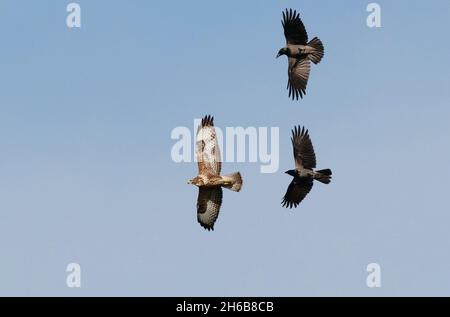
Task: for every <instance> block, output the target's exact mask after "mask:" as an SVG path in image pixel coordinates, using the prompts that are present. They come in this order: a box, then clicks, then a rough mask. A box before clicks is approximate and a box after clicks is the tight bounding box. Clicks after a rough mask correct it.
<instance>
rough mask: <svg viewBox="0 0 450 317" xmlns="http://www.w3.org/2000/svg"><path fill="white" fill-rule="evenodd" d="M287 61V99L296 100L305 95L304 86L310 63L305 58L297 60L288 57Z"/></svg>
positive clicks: (306, 82)
mask: <svg viewBox="0 0 450 317" xmlns="http://www.w3.org/2000/svg"><path fill="white" fill-rule="evenodd" d="M288 61H289V67H288V76H289V81H288V85H287V89H288V90H289V97H291V98H292V100H295V99H297V100H298V97H300V98H303V95H305V94H306V85H307V84H308V78H309V72H310V70H311V63H310V61H309V59H307V58H302V59H297V58H294V57H289V58H288Z"/></svg>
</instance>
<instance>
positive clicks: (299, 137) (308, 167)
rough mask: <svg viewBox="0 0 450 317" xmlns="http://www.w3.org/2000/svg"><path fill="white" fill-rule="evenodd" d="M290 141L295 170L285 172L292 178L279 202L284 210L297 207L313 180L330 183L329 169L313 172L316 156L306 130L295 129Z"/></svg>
mask: <svg viewBox="0 0 450 317" xmlns="http://www.w3.org/2000/svg"><path fill="white" fill-rule="evenodd" d="M291 141H292V147H293V148H294V160H295V169H293V170H289V171H287V172H286V174H289V175H291V176H293V177H294V179H293V180H292V182H291V183H290V184H289V187H288V189H287V192H286V195H284V198H283V201H282V202H281V203H282V205H283V207H286V208H292V207H297V206H298V204H300V203H301V201H302V200H303V199H304V198H305V197H306V195H308V193H309V192H310V191H311V188H312V187H313V181H314V180H317V181H319V182H321V183H324V184H329V183H330V181H331V170H330V169H324V170H320V171H314V168H315V167H316V155H315V154H314V148H313V145H312V143H311V139H310V138H309V134H308V130H305V127H303V128H301V127H300V126H298V127H295V128H294V130H292V138H291Z"/></svg>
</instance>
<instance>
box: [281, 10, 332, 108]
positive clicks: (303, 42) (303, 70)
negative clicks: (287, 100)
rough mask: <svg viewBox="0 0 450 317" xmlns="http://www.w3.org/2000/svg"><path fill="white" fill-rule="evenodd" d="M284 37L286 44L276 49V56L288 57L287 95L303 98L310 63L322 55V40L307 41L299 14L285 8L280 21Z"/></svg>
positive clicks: (319, 59) (316, 61)
mask: <svg viewBox="0 0 450 317" xmlns="http://www.w3.org/2000/svg"><path fill="white" fill-rule="evenodd" d="M281 23H282V25H283V28H284V36H285V37H286V46H285V47H283V48H282V49H280V50H279V51H278V55H277V58H278V57H280V56H281V55H286V56H287V57H288V77H289V80H288V84H287V89H288V90H289V97H291V98H292V100H295V99H296V100H298V97H300V98H303V95H305V94H306V85H307V83H308V78H309V72H310V69H311V65H310V64H311V63H310V62H313V63H314V64H318V63H320V61H321V60H322V57H323V55H324V47H323V44H322V42H321V41H320V40H319V39H318V38H317V37H315V38H313V39H312V40H311V41H309V42H308V33H306V29H305V26H304V25H303V22H302V20H301V19H300V14H298V13H297V12H296V11H295V10H294V11H293V10H292V9H289V10H288V9H286V11H285V12H283V20H282V21H281Z"/></svg>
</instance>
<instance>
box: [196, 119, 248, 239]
mask: <svg viewBox="0 0 450 317" xmlns="http://www.w3.org/2000/svg"><path fill="white" fill-rule="evenodd" d="M196 155H197V162H198V176H197V177H195V178H193V179H191V180H190V181H189V182H188V184H193V185H195V186H198V188H199V191H198V199H197V220H198V222H199V223H200V225H201V226H202V227H203V228H205V229H207V230H214V223H215V222H216V220H217V217H218V216H219V210H220V206H221V205H222V187H225V188H227V189H230V190H232V191H235V192H238V191H240V190H241V187H242V178H241V174H240V173H239V172H237V173H233V174H229V175H223V176H221V175H220V171H221V167H222V166H221V165H222V164H221V159H220V149H219V144H218V142H217V137H216V130H215V129H214V118H213V117H211V116H205V117H204V118H203V119H202V122H201V125H200V126H199V127H198V130H197V150H196Z"/></svg>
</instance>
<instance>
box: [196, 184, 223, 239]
mask: <svg viewBox="0 0 450 317" xmlns="http://www.w3.org/2000/svg"><path fill="white" fill-rule="evenodd" d="M221 205H222V188H221V187H210V188H206V187H200V188H199V191H198V199H197V220H198V222H199V223H200V225H201V226H202V227H203V228H205V229H207V230H214V223H215V222H216V220H217V217H218V216H219V211H220V206H221Z"/></svg>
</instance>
